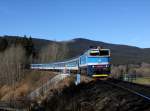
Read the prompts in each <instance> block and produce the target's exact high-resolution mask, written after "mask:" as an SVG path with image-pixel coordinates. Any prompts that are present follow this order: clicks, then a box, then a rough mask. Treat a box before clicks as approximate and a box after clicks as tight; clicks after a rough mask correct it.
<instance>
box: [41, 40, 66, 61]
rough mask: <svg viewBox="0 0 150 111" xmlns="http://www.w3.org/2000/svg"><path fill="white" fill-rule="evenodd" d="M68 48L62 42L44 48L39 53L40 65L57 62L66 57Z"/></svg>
mask: <svg viewBox="0 0 150 111" xmlns="http://www.w3.org/2000/svg"><path fill="white" fill-rule="evenodd" d="M67 52H68V48H67V44H66V43H65V42H64V43H62V44H58V43H57V42H54V43H51V44H49V45H47V46H46V47H44V48H43V49H42V50H41V51H40V53H39V62H40V63H49V62H53V61H59V60H62V59H64V58H65V57H66V56H67Z"/></svg>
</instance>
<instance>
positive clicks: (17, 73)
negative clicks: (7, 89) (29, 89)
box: [0, 46, 25, 85]
mask: <svg viewBox="0 0 150 111" xmlns="http://www.w3.org/2000/svg"><path fill="white" fill-rule="evenodd" d="M24 59H25V51H24V49H23V48H22V47H21V46H16V47H15V46H12V47H10V48H8V49H7V50H6V51H5V52H4V53H1V54H0V61H1V62H0V70H1V72H0V77H1V78H2V79H1V80H2V82H3V83H4V84H11V85H12V84H14V83H15V82H17V81H19V80H20V79H21V78H22V76H23V68H22V67H21V66H22V64H23V63H24V61H25V60H24Z"/></svg>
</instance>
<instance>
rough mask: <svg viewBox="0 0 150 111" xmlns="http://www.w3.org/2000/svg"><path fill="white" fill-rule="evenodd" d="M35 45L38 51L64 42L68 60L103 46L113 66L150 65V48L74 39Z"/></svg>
mask: <svg viewBox="0 0 150 111" xmlns="http://www.w3.org/2000/svg"><path fill="white" fill-rule="evenodd" d="M0 38H5V39H6V40H7V41H9V42H10V43H11V42H14V41H15V39H18V38H19V39H21V38H24V37H20V36H0ZM32 41H33V44H34V46H35V48H36V49H37V50H40V49H41V48H42V47H45V46H47V45H48V44H51V43H54V42H57V43H58V44H59V45H61V44H62V43H63V42H65V43H66V45H67V47H68V49H69V52H68V54H67V57H66V58H68V59H69V58H72V57H76V56H79V55H81V54H82V53H84V51H85V50H87V49H89V47H90V46H102V47H104V48H109V49H110V50H111V53H112V63H113V64H138V63H142V62H147V63H150V48H139V47H136V46H129V45H121V44H112V43H106V42H102V41H95V40H89V39H84V38H74V39H71V40H69V41H52V40H46V39H38V38H32Z"/></svg>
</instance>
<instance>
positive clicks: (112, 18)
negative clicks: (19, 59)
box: [0, 0, 150, 48]
mask: <svg viewBox="0 0 150 111" xmlns="http://www.w3.org/2000/svg"><path fill="white" fill-rule="evenodd" d="M0 35H20V36H23V35H27V36H30V35H31V36H32V37H38V38H44V39H49V40H59V41H60V40H70V39H73V38H76V37H78V38H79V37H82V38H88V39H92V40H97V41H104V42H109V43H115V44H127V45H133V46H138V47H142V48H146V47H149V48H150V0H0Z"/></svg>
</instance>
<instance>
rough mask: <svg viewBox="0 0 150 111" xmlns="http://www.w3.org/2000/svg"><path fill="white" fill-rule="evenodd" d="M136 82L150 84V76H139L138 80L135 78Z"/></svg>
mask: <svg viewBox="0 0 150 111" xmlns="http://www.w3.org/2000/svg"><path fill="white" fill-rule="evenodd" d="M133 82H134V83H138V84H144V85H150V77H138V78H136V80H133Z"/></svg>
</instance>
